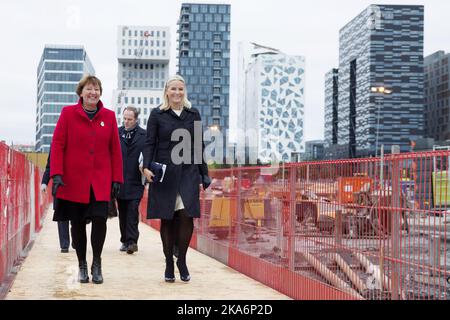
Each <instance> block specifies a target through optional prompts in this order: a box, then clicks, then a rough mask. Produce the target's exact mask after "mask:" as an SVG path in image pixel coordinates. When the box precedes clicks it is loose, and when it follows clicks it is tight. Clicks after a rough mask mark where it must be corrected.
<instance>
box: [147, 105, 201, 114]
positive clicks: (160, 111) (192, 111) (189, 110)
mask: <svg viewBox="0 0 450 320" xmlns="http://www.w3.org/2000/svg"><path fill="white" fill-rule="evenodd" d="M160 107H161V106H160V105H159V106H157V107H156V108H158V112H159V113H164V112H169V111H172V109H170V108H169V109H167V110H161V109H160ZM183 111H187V112H191V113H195V111H194V110H192V108H186V107H183ZM172 112H173V111H172Z"/></svg>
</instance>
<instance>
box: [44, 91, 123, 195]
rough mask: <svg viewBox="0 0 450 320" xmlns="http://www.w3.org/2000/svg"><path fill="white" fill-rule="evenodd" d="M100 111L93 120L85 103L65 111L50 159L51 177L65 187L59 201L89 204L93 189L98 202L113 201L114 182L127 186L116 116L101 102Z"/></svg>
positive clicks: (54, 136) (55, 136)
mask: <svg viewBox="0 0 450 320" xmlns="http://www.w3.org/2000/svg"><path fill="white" fill-rule="evenodd" d="M97 107H98V108H99V110H98V112H97V114H96V115H95V116H94V118H93V119H92V120H90V119H89V117H88V116H87V115H86V113H85V112H84V110H83V106H82V103H81V99H80V101H78V104H76V105H72V106H67V107H64V108H63V109H62V112H61V115H60V117H59V120H58V123H57V124H56V128H55V132H54V133H53V140H52V146H51V148H52V150H51V155H50V176H52V177H53V176H54V175H57V174H59V175H61V176H62V180H63V182H64V184H65V186H61V187H59V188H58V192H57V193H56V197H57V198H58V199H64V200H70V201H73V202H80V203H89V196H90V187H91V185H92V188H93V190H94V194H95V199H96V200H97V201H109V200H110V196H111V184H112V182H113V181H114V182H119V183H123V172H122V170H123V168H122V153H121V149H120V140H119V133H118V130H117V122H116V115H115V113H114V112H113V111H111V110H108V109H106V108H104V107H103V104H102V102H101V101H99V103H98V105H97Z"/></svg>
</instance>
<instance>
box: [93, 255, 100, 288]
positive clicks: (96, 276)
mask: <svg viewBox="0 0 450 320" xmlns="http://www.w3.org/2000/svg"><path fill="white" fill-rule="evenodd" d="M91 274H92V282H93V283H96V284H100V283H103V276H102V259H101V258H94V259H93V260H92V266H91Z"/></svg>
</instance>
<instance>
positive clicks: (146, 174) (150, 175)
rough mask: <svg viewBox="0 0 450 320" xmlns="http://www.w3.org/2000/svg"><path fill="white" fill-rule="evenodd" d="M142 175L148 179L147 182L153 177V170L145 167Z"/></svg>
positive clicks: (151, 180)
mask: <svg viewBox="0 0 450 320" xmlns="http://www.w3.org/2000/svg"><path fill="white" fill-rule="evenodd" d="M144 175H145V178H146V179H147V180H148V182H150V183H151V182H153V177H154V176H155V175H154V173H153V172H151V171H150V170H148V169H147V168H146V169H144Z"/></svg>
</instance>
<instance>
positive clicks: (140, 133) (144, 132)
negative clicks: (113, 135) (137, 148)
mask: <svg viewBox="0 0 450 320" xmlns="http://www.w3.org/2000/svg"><path fill="white" fill-rule="evenodd" d="M124 131H125V126H121V127H120V128H119V138H120V143H121V144H122V143H125V141H124V139H122V138H121V137H120V136H121V135H122V133H123V132H124ZM137 135H141V136H146V135H147V131H146V130H144V129H142V128H141V126H139V125H138V128H137V131H136V133H135V136H134V138H133V139H132V140H131V142H130V144H129V145H130V146H132V145H133V144H135V143H136V142H137V141H138V140H139V139H136V138H137V137H136V136H137Z"/></svg>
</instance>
